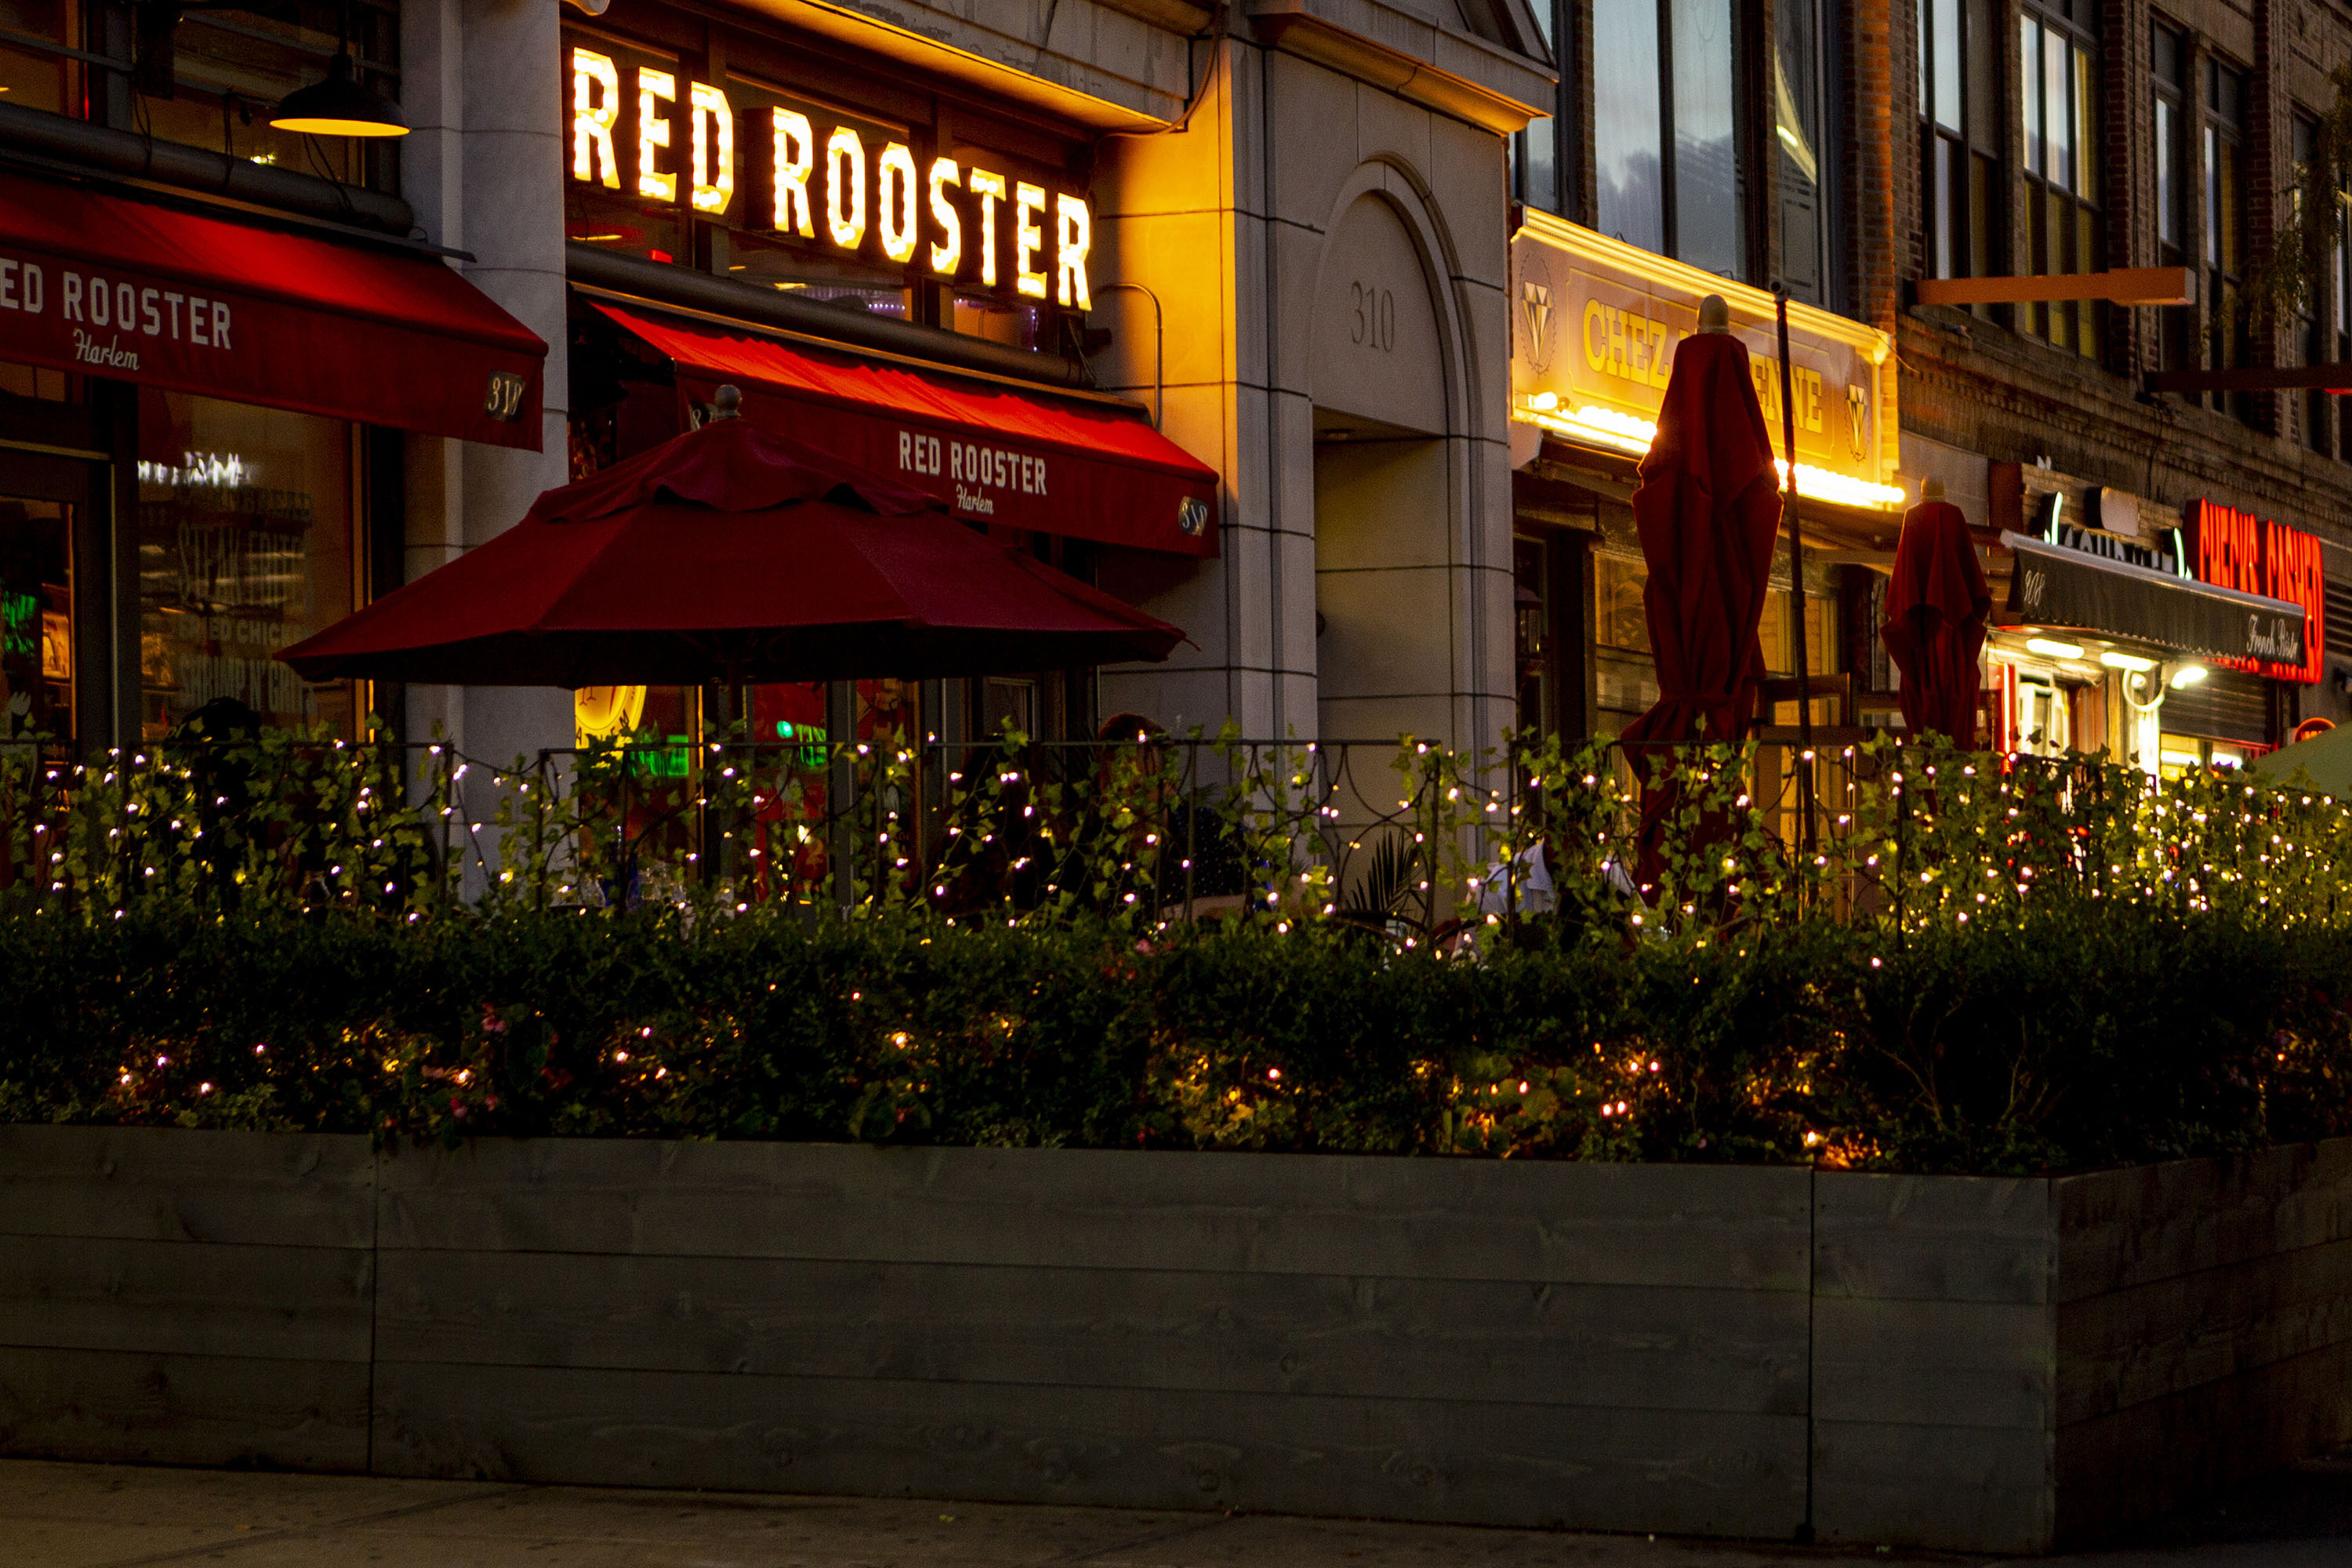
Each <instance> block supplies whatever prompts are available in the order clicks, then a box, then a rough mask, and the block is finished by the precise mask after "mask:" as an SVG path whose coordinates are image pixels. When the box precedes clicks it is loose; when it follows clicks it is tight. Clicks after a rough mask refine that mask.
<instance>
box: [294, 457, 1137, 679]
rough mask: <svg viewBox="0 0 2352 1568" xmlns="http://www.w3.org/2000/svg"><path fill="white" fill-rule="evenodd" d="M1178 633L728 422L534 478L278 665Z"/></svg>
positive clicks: (517, 664)
mask: <svg viewBox="0 0 2352 1568" xmlns="http://www.w3.org/2000/svg"><path fill="white" fill-rule="evenodd" d="M1182 638H1183V634H1182V633H1181V632H1180V631H1178V630H1177V629H1176V628H1175V627H1174V626H1169V625H1168V624H1167V623H1166V622H1164V621H1159V620H1155V619H1153V618H1152V617H1151V616H1147V615H1145V614H1144V613H1143V612H1141V611H1140V610H1138V609H1136V608H1134V607H1133V606H1132V605H1126V604H1122V603H1121V602H1119V601H1118V600H1117V599H1115V598H1113V597H1111V596H1110V595H1108V594H1104V593H1101V592H1099V591H1097V590H1096V589H1094V588H1091V587H1089V586H1087V584H1084V583H1081V582H1079V581H1078V580H1077V579H1076V578H1075V577H1072V576H1070V575H1068V574H1066V573H1062V572H1057V571H1055V569H1054V568H1053V567H1051V566H1048V565H1046V564H1045V563H1044V562H1042V561H1039V560H1037V559H1036V558H1035V557H1034V556H1033V555H1031V554H1029V553H1028V552H1026V551H1024V550H1019V549H1015V548H1013V547H1012V546H1010V545H1006V544H1001V543H997V542H992V541H991V540H989V539H988V538H987V537H986V536H985V535H982V534H980V533H977V532H974V531H972V530H971V529H970V528H968V527H966V526H965V525H964V524H962V523H961V522H958V521H955V520H954V519H953V518H951V517H950V516H949V515H948V514H947V512H946V511H945V510H943V509H942V508H941V507H940V503H939V502H938V501H937V500H934V499H933V498H931V497H930V496H928V495H925V494H922V493H921V492H919V491H917V490H913V489H906V488H904V487H902V486H899V485H897V484H894V483H892V482H891V481H890V480H888V479H883V478H881V477H879V476H877V475H875V474H872V473H869V472H866V470H864V469H861V468H856V467H854V466H852V465H850V464H847V463H845V462H843V461H841V460H840V459H838V458H833V457H831V456H829V455H827V454H825V453H824V452H821V451H819V450H816V449H815V448H813V447H806V446H803V445H802V444H801V443H799V442H797V441H793V440H791V439H789V438H788V437H782V436H778V435H774V434H772V433H771V432H768V431H763V430H760V429H756V428H754V427H753V426H751V425H748V424H746V423H744V422H743V421H741V420H740V419H719V420H716V421H714V422H712V423H710V424H709V425H706V426H703V427H702V428H701V429H699V430H696V431H691V432H689V433H688V434H686V435H684V436H680V437H677V438H676V439H674V440H670V441H666V442H664V443H663V444H662V445H660V446H658V447H655V448H653V449H652V450H651V451H648V452H646V453H643V454H641V455H640V456H638V457H636V458H631V459H630V460H629V461H627V462H625V463H620V464H616V465H615V466H614V467H613V468H608V469H606V470H605V471H604V472H603V473H600V474H596V475H593V476H592V477H591V478H589V479H583V480H581V481H580V482H579V483H577V484H572V485H566V486H564V487H563V488H562V489H553V490H550V491H548V492H547V493H546V494H545V495H542V496H541V497H540V498H539V500H538V501H537V503H536V504H534V505H533V506H532V507H531V509H530V513H529V515H527V516H526V517H525V518H524V519H523V521H521V522H520V523H519V524H517V525H516V526H515V527H513V528H511V529H509V530H508V531H506V532H504V533H502V534H500V535H499V536H498V537H497V538H496V539H493V540H492V541H490V542H488V544H485V545H483V546H481V547H480V548H479V549H478V550H474V551H471V552H467V554H465V555H463V556H461V557H459V558H458V559H457V560H456V561H453V562H451V563H448V564H447V565H446V566H442V567H439V568H437V569H436V570H435V571H433V572H430V573H428V574H425V576H423V577H420V578H418V579H417V580H416V581H415V582H414V583H411V584H408V585H407V586H405V587H403V588H400V589H397V590H395V591H394V592H393V593H390V594H387V595H384V596H383V598H381V599H379V600H377V601H376V602H375V603H373V604H372V605H368V606H367V607H366V608H365V609H362V610H361V611H359V612H358V613H357V614H355V615H352V616H349V617H347V618H345V619H343V620H341V621H339V622H337V623H336V624H335V625H333V626H330V627H328V628H327V629H326V630H325V631H323V632H320V634H319V635H318V636H316V637H311V638H310V639H309V640H307V641H305V642H301V643H298V644H296V645H295V646H294V647H289V648H287V649H284V650H283V651H282V652H280V653H279V654H278V658H282V659H284V660H286V662H288V663H289V664H290V665H292V666H293V667H294V668H295V669H296V670H298V671H299V672H300V674H301V675H302V676H303V677H304V678H305V679H310V680H330V679H344V678H352V677H357V678H363V679H374V680H404V681H425V682H430V683H436V684H447V685H469V686H563V687H573V688H577V687H582V686H693V685H703V684H709V683H725V684H729V685H738V684H745V683H754V682H770V681H811V680H845V679H864V678H872V677H883V676H895V677H898V678H899V679H926V678H930V677H936V676H947V675H986V674H992V673H1006V672H1011V671H1018V670H1027V669H1053V668H1069V667H1073V666H1079V665H1090V664H1102V663H1107V662H1110V661H1113V660H1122V659H1153V660H1157V659H1162V658H1167V657H1168V654H1169V652H1170V650H1171V649H1172V648H1173V647H1175V646H1176V644H1177V643H1178V642H1180V641H1181V640H1182Z"/></svg>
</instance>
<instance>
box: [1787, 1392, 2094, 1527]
mask: <svg viewBox="0 0 2352 1568" xmlns="http://www.w3.org/2000/svg"><path fill="white" fill-rule="evenodd" d="M2051 1441H2052V1439H2051V1436H2050V1434H2048V1433H2047V1432H2033V1431H2026V1430H2023V1429H2021V1428H2017V1427H2006V1428H2004V1427H1993V1426H1976V1427H1953V1426H1905V1425H1902V1424H1899V1423H1891V1422H1877V1421H1822V1422H1818V1423H1816V1424H1815V1426H1814V1428H1813V1535H1814V1539H1815V1540H1817V1541H1819V1542H1822V1543H1823V1544H1824V1545H1830V1544H1836V1545H1853V1546H1895V1547H1914V1548H1920V1549H1925V1550H1927V1551H1942V1552H2046V1551H2048V1550H2049V1548H2050V1542H2051V1540H2052V1537H2053V1533H2054V1530H2055V1520H2056V1508H2055V1504H2054V1501H2053V1497H2052V1489H2051V1474H2052V1468H2051Z"/></svg>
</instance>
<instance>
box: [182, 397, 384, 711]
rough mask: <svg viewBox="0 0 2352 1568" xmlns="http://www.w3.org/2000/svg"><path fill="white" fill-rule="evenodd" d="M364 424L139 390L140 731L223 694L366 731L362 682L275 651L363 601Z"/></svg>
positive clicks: (252, 705) (260, 707) (258, 707)
mask: <svg viewBox="0 0 2352 1568" xmlns="http://www.w3.org/2000/svg"><path fill="white" fill-rule="evenodd" d="M352 472H353V463H352V427H351V426H349V425H347V424H344V423H343V422H341V421H340V420H334V419H322V418H320V417H318V416H314V415H309V414H295V413H290V412H287V411H285V410H281V409H274V408H256V407H252V406H250V405H245V404H238V403H224V402H221V401H219V400H217V399H215V398H209V397H195V396H190V395H185V394H182V393H166V392H156V391H152V390H142V392H141V393H140V397H139V673H140V687H141V709H140V731H141V733H142V736H143V737H145V738H146V739H149V740H154V739H158V738H161V737H162V736H163V735H164V734H166V733H167V732H168V731H170V730H171V729H172V728H173V726H174V725H176V724H178V723H180V722H181V721H184V720H185V719H186V718H188V717H189V715H191V714H193V713H194V712H196V711H197V710H199V709H202V708H205V706H206V705H207V704H209V703H212V702H215V701H216V700H226V701H228V702H232V703H236V704H242V705H243V707H244V708H246V709H247V710H251V712H252V713H253V715H254V716H255V717H257V718H258V719H259V720H260V721H262V722H263V723H265V724H268V725H272V726H276V727H280V728H294V727H307V726H310V725H313V724H324V725H325V726H327V727H328V728H329V729H330V730H331V731H333V732H334V733H335V734H337V735H341V736H352V735H355V734H356V733H357V732H358V729H359V723H360V721H361V719H362V717H363V715H362V714H361V713H360V712H359V711H358V706H357V705H358V702H359V700H360V698H359V695H358V693H357V691H356V689H355V687H354V685H353V683H352V682H350V681H334V682H329V683H325V684H320V685H313V684H311V683H310V682H307V681H305V680H303V679H302V678H301V677H299V676H298V675H296V674H295V673H294V671H293V669H292V668H289V666H287V665H285V664H283V663H281V662H279V661H278V658H276V657H275V655H276V654H277V652H278V649H279V648H282V647H286V646H288V645H289V644H290V643H295V642H299V641H300V640H301V639H302V638H304V637H310V636H311V635H312V634H314V633H317V632H320V631H323V630H325V629H326V628H327V627H328V626H331V625H332V624H333V623H335V622H336V621H339V620H341V618H342V617H343V616H348V615H350V614H351V613H352V609H353V608H354V607H355V606H356V605H357V603H358V600H359V590H360V587H361V582H360V573H361V561H360V555H359V552H357V551H356V550H354V548H353V521H354V520H353V508H352V495H353V483H352Z"/></svg>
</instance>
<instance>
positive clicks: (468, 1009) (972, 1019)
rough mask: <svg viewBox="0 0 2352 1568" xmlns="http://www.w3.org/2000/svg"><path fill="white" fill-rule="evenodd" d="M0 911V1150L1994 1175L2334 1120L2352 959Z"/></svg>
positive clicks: (1860, 934) (1814, 939) (2123, 948)
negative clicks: (873, 1152) (802, 1153)
mask: <svg viewBox="0 0 2352 1568" xmlns="http://www.w3.org/2000/svg"><path fill="white" fill-rule="evenodd" d="M1484 935H1485V938H1486V940H1485V942H1484V943H1483V951H1480V952H1475V954H1457V955H1455V956H1453V957H1443V956H1438V955H1435V954H1433V953H1432V952H1429V951H1428V950H1426V949H1418V950H1413V951H1401V950H1399V949H1398V948H1396V947H1395V946H1394V945H1393V944H1392V943H1390V942H1381V941H1377V940H1373V939H1371V938H1370V937H1367V936H1365V935H1363V934H1361V933H1360V932H1355V931H1349V930H1348V929H1346V928H1344V927H1341V926H1339V925H1336V924H1328V923H1319V924H1318V923H1308V924H1306V925H1303V926H1300V927H1297V928H1296V929H1292V930H1289V931H1277V930H1276V928H1275V926H1274V924H1273V923H1272V922H1269V921H1265V920H1264V919H1257V920H1251V921H1233V922H1230V923H1228V924H1224V925H1219V924H1215V923H1208V924H1204V925H1202V926H1200V927H1196V928H1195V927H1180V928H1176V929H1174V930H1172V931H1166V932H1153V933H1150V934H1145V935H1140V936H1139V934H1138V933H1137V931H1135V930H1134V929H1133V928H1132V927H1131V926H1123V925H1096V924H1087V923H1084V922H1080V923H1075V924H1071V925H1068V926H1064V927H1057V928H1048V929H1036V928H1029V927H1024V928H1022V929H1017V930H1010V929H1004V928H1001V927H989V926H981V927H973V926H971V925H968V924H967V925H957V926H945V925H942V924H941V923H940V922H939V921H919V920H867V921H850V922H822V923H814V924H812V923H808V922H804V921H803V920H802V919H800V918H798V917H796V916H794V915H793V914H791V913H789V912H786V911H781V910H780V911H776V912H774V913H772V914H762V913H761V912H758V911H754V912H752V913H751V914H750V915H748V916H745V917H742V918H738V919H734V920H731V921H708V920H706V921H703V922H702V923H701V925H700V926H699V928H697V927H696V926H695V925H694V924H693V923H692V922H691V921H689V920H688V919H687V918H686V917H684V916H682V915H681V914H680V913H678V912H676V911H662V912H651V911H648V912H641V913H637V914H634V915H626V916H624V915H619V914H615V913H611V912H605V913H599V914H596V915H593V916H589V915H582V914H579V913H576V912H569V913H543V914H535V913H531V912H529V911H523V910H513V911H508V912H503V913H499V914H497V915H495V916H488V917H470V916H468V917H453V918H446V919H441V920H435V921H424V922H409V923H399V922H394V921H366V920H352V919H344V918H341V917H336V916H327V917H320V916H316V915H314V916H310V917H304V916H302V915H299V914H296V913H292V912H288V911H282V910H267V909H265V910H255V911H251V912H249V913H244V914H236V913H232V914H229V915H226V916H222V915H216V914H198V913H195V912H193V911H188V910H179V911H177V912H174V910H172V909H171V908H169V907H166V906H160V905H159V906H157V907H142V908H140V909H136V910H132V911H131V912H130V913H129V914H127V915H126V916H125V917H124V918H122V919H121V920H113V921H91V922H83V921H58V920H46V919H34V918H20V919H15V920H5V921H0V1018H5V1020H6V1024H5V1032H0V1121H58V1122H82V1123H98V1124H118V1125H163V1126H185V1127H244V1128H266V1129H278V1130H287V1131H341V1132H368V1133H371V1134H373V1135H374V1136H375V1137H377V1138H378V1139H380V1140H390V1141H401V1140H438V1141H442V1142H456V1141H457V1140H458V1139H460V1138H462V1137H465V1136H467V1135H518V1136H540V1135H560V1136H578V1135H593V1136H635V1137H690V1138H775V1139H800V1140H830V1141H845V1140H869V1141H883V1142H937V1143H949V1144H965V1145H1000V1146H1065V1147H1092V1148H1150V1149H1245V1150H1264V1151H1274V1152H1369V1153H1383V1154H1424V1155H1438V1154H1455V1155H1489V1156H1509V1157H1519V1158H1580V1159H1611V1160H1680V1161H1750V1162H1753V1161H1769V1162H1803V1161H1809V1160H1818V1161H1821V1162H1822V1163H1827V1164H1831V1165H1836V1166H1849V1167H1858V1168H1867V1169H1889V1170H1906V1171H1961V1172H1981V1173H2030V1172H2042V1171H2050V1170H2061V1169H2076V1168H2084V1167H2091V1166H2101V1165H2112V1164H2117V1163H2137V1162H2144V1161H2150V1160H2158V1159H2165V1158H2170V1157H2176V1156H2184V1155H2192V1154H2201V1153H2212V1152H2227V1151H2232V1150H2242V1149H2248V1148H2252V1147H2257V1146H2261V1145H2263V1144H2269V1143H2276V1142H2294V1141H2300V1140H2306V1139H2313V1138H2318V1137H2323V1136H2328V1135H2332V1134H2336V1133H2341V1132H2345V1131H2352V1095H2347V1088H2352V1015H2347V1012H2346V1010H2345V1002H2344V998H2345V997H2346V995H2347V993H2352V963H2347V960H2352V934H2347V933H2345V932H2341V931H2332V930H2329V929H2326V928H2323V927H2319V926H2316V925H2310V926H2301V927H2294V928H2287V929H2278V928H2271V927H2263V926H2257V925H2252V924H2248V923H2243V922H2240V921H2232V920H2230V919H2227V918H2222V917H2218V916H2214V915H2202V916H2198V915H2190V916H2183V915H2181V914H2179V913H2178V912H2172V911H2166V910H2160V909H2155V908H2147V907H2126V906H2120V905H2114V904H2109V905H2105V906H2101V905H2097V904H2093V903H2090V902H2088V901H2085V900H2075V901H2059V902H2053V904H2052V905H2051V906H2049V907H2048V908H2047V910H2044V911H2042V912H2041V913H2038V914H2029V915H2028V916H2026V917H2024V918H2021V919H2020V920H2018V921H2014V922H2011V923H2007V924H2004V925H2000V926H1997V927H1987V928H1982V929H1973V930H1971V929H1958V930H1954V929H1943V930H1927V931H1916V932H1912V933H1908V934H1905V933H1899V932H1897V933H1892V934H1890V933H1889V932H1887V931H1885V930H1884V929H1883V928H1881V927H1874V926H1869V925H1862V924H1838V923H1832V922H1830V921H1794V922H1788V923H1782V924H1778V925H1772V926H1759V927H1756V928H1752V929H1749V930H1747V931H1745V932H1744V933H1738V934H1730V935H1727V936H1726V937H1724V938H1723V939H1721V940H1717V941H1714V942H1708V941H1706V940H1699V941H1696V942H1690V941H1684V942H1666V941H1661V940H1644V939H1634V940H1627V939H1626V938H1625V937H1624V936H1623V935H1622V934H1621V933H1619V932H1616V931H1604V932H1601V933H1599V934H1594V935H1590V936H1586V937H1581V938H1574V937H1568V936H1563V935H1561V934H1560V932H1559V931H1558V929H1556V928H1554V927H1552V926H1551V924H1550V922H1530V923H1529V924H1528V926H1526V927H1525V928H1524V929H1522V930H1520V931H1516V932H1514V931H1512V930H1511V928H1509V927H1500V928H1489V929H1488V930H1487V931H1486V932H1485V933H1484Z"/></svg>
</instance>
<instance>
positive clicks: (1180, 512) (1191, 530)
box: [1176, 496, 1209, 539]
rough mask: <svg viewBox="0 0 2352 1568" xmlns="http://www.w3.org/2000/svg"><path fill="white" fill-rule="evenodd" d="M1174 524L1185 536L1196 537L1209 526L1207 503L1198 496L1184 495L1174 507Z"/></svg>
mask: <svg viewBox="0 0 2352 1568" xmlns="http://www.w3.org/2000/svg"><path fill="white" fill-rule="evenodd" d="M1176 526H1177V527H1179V528H1181V529H1182V530H1183V531H1184V533H1185V535H1186V537H1188V538H1192V539H1198V538H1199V537H1200V536H1201V533H1202V531H1203V530H1205V529H1206V528H1207V527H1208V526H1209V503H1208V502H1207V501H1204V500H1202V499H1201V498H1200V497H1199V496H1186V497H1185V498H1184V499H1183V500H1182V501H1181V503H1179V505H1178V506H1177V508H1176Z"/></svg>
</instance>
